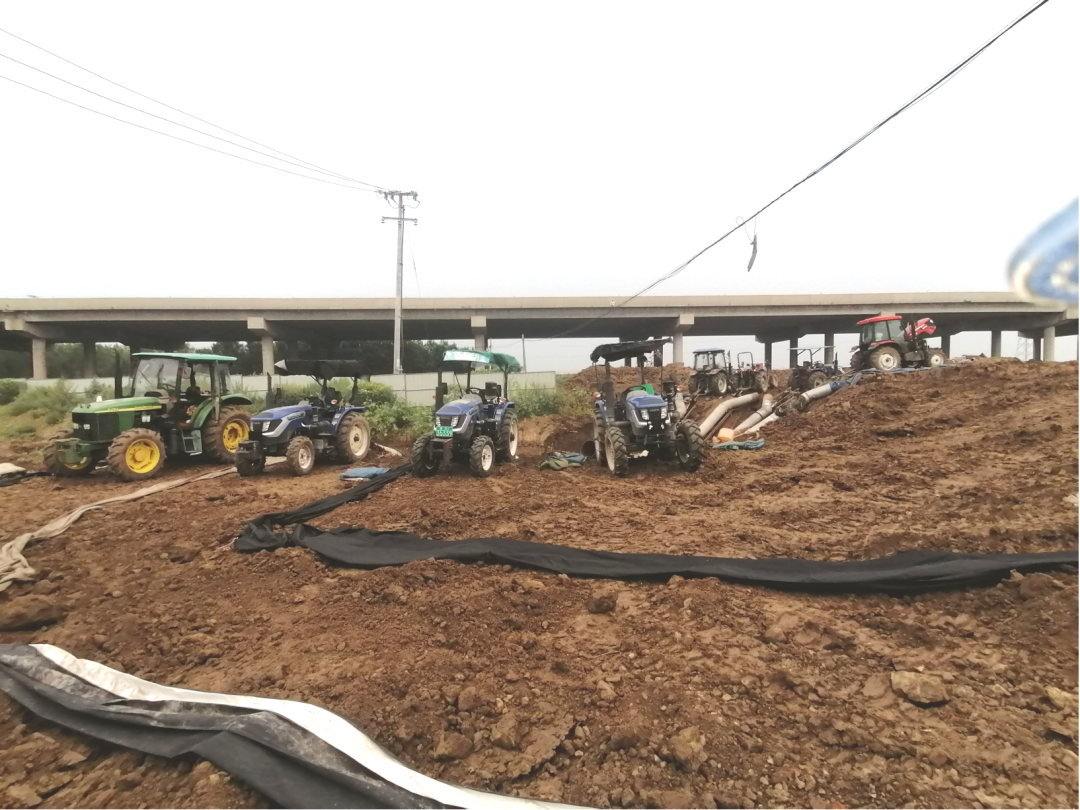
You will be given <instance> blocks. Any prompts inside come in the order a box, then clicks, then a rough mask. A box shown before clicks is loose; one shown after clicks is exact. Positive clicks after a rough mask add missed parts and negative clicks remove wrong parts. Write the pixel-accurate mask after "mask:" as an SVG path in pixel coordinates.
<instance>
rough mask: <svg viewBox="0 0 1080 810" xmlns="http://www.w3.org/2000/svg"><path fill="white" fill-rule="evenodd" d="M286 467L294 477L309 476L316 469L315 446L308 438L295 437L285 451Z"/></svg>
mask: <svg viewBox="0 0 1080 810" xmlns="http://www.w3.org/2000/svg"><path fill="white" fill-rule="evenodd" d="M285 467H286V468H287V469H288V470H289V472H291V473H292V474H293V475H307V474H308V473H309V472H311V471H312V470H313V469H315V444H314V442H312V441H311V439H309V438H308V437H307V436H293V438H292V439H291V440H290V441H289V446H288V447H287V448H286V450H285Z"/></svg>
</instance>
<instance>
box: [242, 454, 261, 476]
mask: <svg viewBox="0 0 1080 810" xmlns="http://www.w3.org/2000/svg"><path fill="white" fill-rule="evenodd" d="M265 468H266V456H259V457H258V458H238V459H236V472H237V474H238V475H239V476H240V477H242V478H250V477H251V476H253V475H258V474H259V473H261V472H262V471H263V470H264V469H265Z"/></svg>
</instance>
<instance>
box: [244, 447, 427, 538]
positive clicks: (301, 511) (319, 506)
mask: <svg viewBox="0 0 1080 810" xmlns="http://www.w3.org/2000/svg"><path fill="white" fill-rule="evenodd" d="M409 472H412V464H402V465H400V466H398V467H394V468H392V469H391V470H390V471H389V472H385V473H383V474H382V475H377V476H375V477H374V478H367V479H365V480H363V481H361V482H360V483H359V484H357V485H356V486H355V487H350V488H349V489H346V490H345V491H344V492H339V493H337V494H336V495H330V496H328V497H326V498H322V499H320V500H317V501H312V502H311V503H307V504H304V505H303V506H301V507H299V508H298V509H291V510H289V511H288V512H270V513H268V514H265V515H259V516H258V517H257V518H254V519H253V520H252V521H251V522H250V523H248V525H247V527H246V528H245V529H244V535H246V534H247V533H249V532H250V531H251V530H252V528H253V527H257V526H292V525H294V524H297V523H303V522H304V521H305V520H313V519H314V518H317V517H319V516H320V515H325V514H326V513H327V512H333V511H334V510H335V509H337V508H338V507H339V506H344V505H345V504H347V503H352V502H353V501H362V500H363V499H364V498H366V497H367V496H368V495H370V494H371V493H373V492H378V491H379V490H380V489H382V488H383V487H385V486H386V485H387V484H389V483H390V482H391V481H396V480H397V479H399V478H401V476H403V475H405V474H406V473H409ZM244 535H241V537H243V536H244Z"/></svg>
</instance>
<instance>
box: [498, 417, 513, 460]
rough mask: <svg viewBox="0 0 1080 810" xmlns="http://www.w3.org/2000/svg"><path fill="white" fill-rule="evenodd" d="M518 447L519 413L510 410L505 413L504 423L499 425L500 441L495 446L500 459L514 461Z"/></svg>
mask: <svg viewBox="0 0 1080 810" xmlns="http://www.w3.org/2000/svg"><path fill="white" fill-rule="evenodd" d="M517 449H518V421H517V414H516V413H514V412H513V411H511V410H508V411H507V412H506V413H504V414H503V418H502V424H501V425H499V442H498V444H497V445H496V446H495V450H496V451H497V452H496V456H497V457H498V460H499V461H513V460H514V456H516V455H517Z"/></svg>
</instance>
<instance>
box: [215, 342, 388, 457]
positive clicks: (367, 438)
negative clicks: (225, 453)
mask: <svg viewBox="0 0 1080 810" xmlns="http://www.w3.org/2000/svg"><path fill="white" fill-rule="evenodd" d="M274 370H275V371H277V372H278V373H279V374H304V375H307V376H309V377H312V378H313V379H314V380H315V382H317V383H319V386H320V390H319V395H318V396H312V397H308V398H307V399H304V400H301V401H300V402H299V403H298V404H296V405H283V406H281V407H278V408H273V407H271V408H269V409H267V410H265V411H260V412H259V413H257V414H255V415H254V416H253V417H251V435H250V438H249V439H248V440H247V441H244V442H241V443H240V446H239V447H238V448H237V451H236V471H237V472H238V473H239V474H240V475H244V476H248V475H257V474H259V473H260V472H262V470H263V467H265V466H266V458H267V456H285V468H286V469H287V470H289V472H291V473H292V474H293V475H307V474H308V473H309V472H311V471H312V469H314V467H315V459H316V458H317V457H318V456H319V455H326V456H331V457H334V458H336V459H337V460H338V461H339V462H341V463H342V464H355V463H357V462H359V461H362V460H363V458H364V456H366V455H367V454H368V450H369V449H370V448H371V427H370V426H369V425H368V421H367V419H365V418H364V412H365V411H366V410H367V408H365V407H363V406H362V405H354V404H352V403H353V402H355V400H356V393H357V388H358V381H359V379H360V377H361V376H363V375H364V374H365V373H366V372H365V371H364V369H363V368H362V367H361V364H360V363H358V362H356V361H355V360H281V361H279V362H277V363H276V364H274ZM336 377H352V381H353V385H352V392H351V393H350V394H349V398H348V400H346V399H344V398H343V397H342V396H341V392H340V391H338V390H336V389H334V388H331V387H330V381H331V380H333V379H334V378H336ZM268 399H271V397H268Z"/></svg>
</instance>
